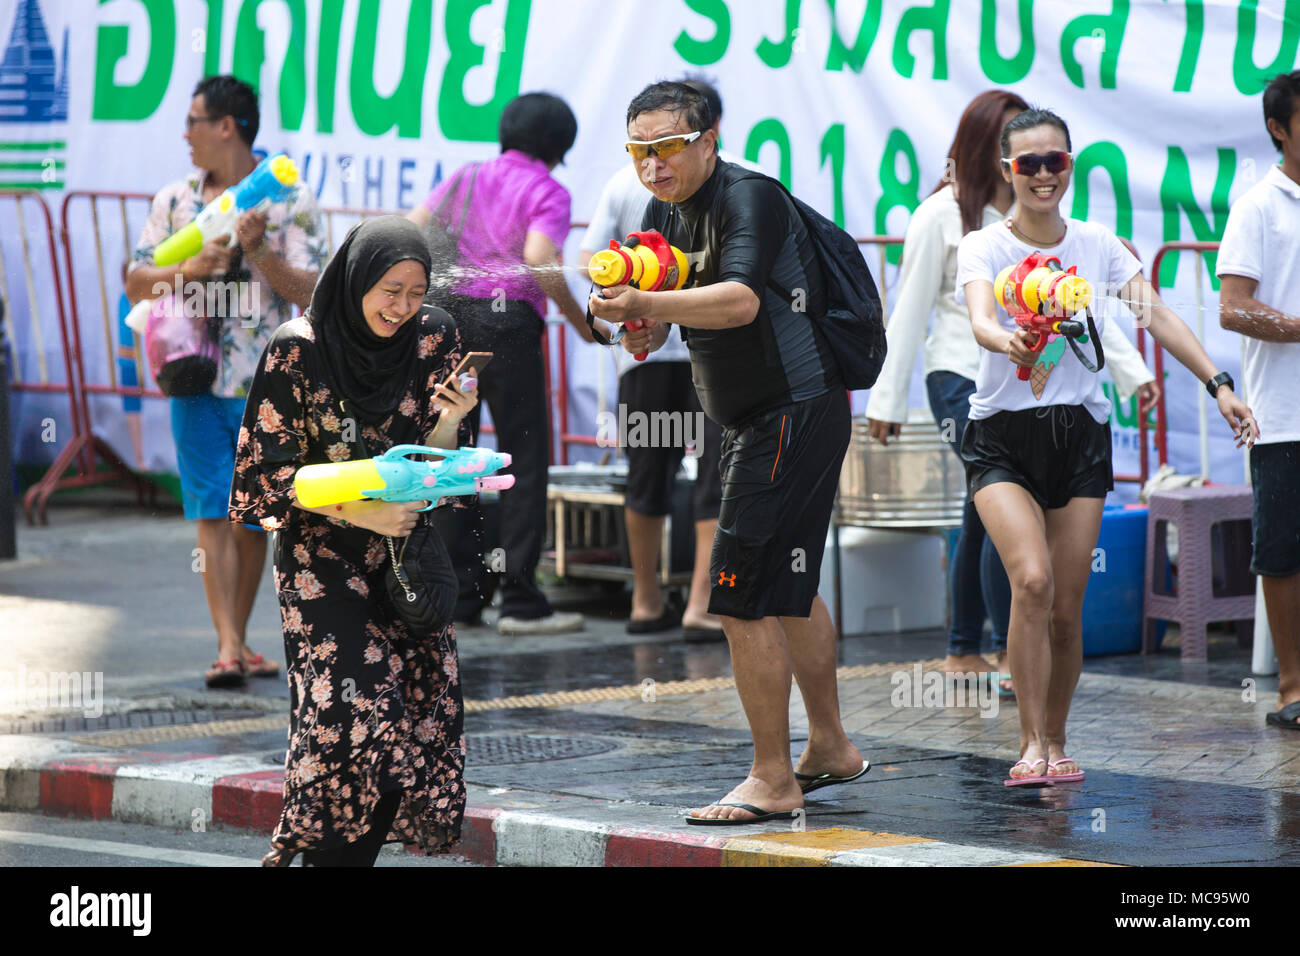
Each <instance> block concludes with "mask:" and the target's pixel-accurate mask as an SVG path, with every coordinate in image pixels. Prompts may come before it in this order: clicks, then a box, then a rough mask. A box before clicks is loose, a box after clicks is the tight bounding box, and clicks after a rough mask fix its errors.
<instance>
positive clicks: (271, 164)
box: [153, 153, 298, 266]
mask: <svg viewBox="0 0 1300 956" xmlns="http://www.w3.org/2000/svg"><path fill="white" fill-rule="evenodd" d="M297 183H298V167H297V166H296V165H294V162H293V160H292V159H290V158H289V157H288V156H286V155H285V154H284V153H278V154H276V155H275V156H268V157H267V158H266V159H264V160H262V161H261V162H260V163H258V164H257V168H256V169H254V170H253V171H252V172H251V173H249V174H248V175H247V176H245V177H244V178H243V179H242V180H241V181H240V182H239V184H238V185H236V186H235V187H234V188H232V189H227V190H226V191H225V192H224V193H222V194H221V195H220V196H218V197H217V198H216V199H214V200H212V202H210V203H208V204H207V205H206V206H204V207H203V211H202V212H200V213H199V214H198V216H196V217H195V219H194V221H193V222H191V223H190V224H189V225H188V226H184V227H183V228H181V229H179V230H177V231H176V232H174V233H172V234H171V235H170V236H168V237H167V238H166V239H164V240H163V241H162V242H160V243H158V247H157V248H156V249H155V250H154V253H153V261H154V262H155V263H156V264H158V265H160V266H170V265H172V264H174V263H177V262H181V261H182V260H185V259H188V258H190V257H191V256H196V255H198V254H199V251H200V250H201V249H202V248H203V246H204V244H205V243H209V242H212V241H213V240H214V239H220V238H222V237H229V238H228V239H227V240H226V241H227V243H229V242H230V240H233V239H234V237H235V224H236V223H237V222H238V221H239V217H240V215H241V214H242V213H246V212H248V211H250V210H253V209H259V210H260V209H265V208H266V207H267V206H269V205H271V203H276V202H284V201H285V200H286V199H288V198H289V193H290V192H291V191H292V190H293V187H294V186H295V185H297Z"/></svg>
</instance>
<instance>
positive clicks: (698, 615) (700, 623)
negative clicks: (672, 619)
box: [682, 603, 722, 633]
mask: <svg viewBox="0 0 1300 956" xmlns="http://www.w3.org/2000/svg"><path fill="white" fill-rule="evenodd" d="M682 627H684V628H685V627H696V628H700V629H701V630H705V629H707V630H711V631H718V632H719V633H721V632H722V618H720V617H718V615H716V614H710V613H709V612H708V604H707V603H706V604H705V605H704V607H703V608H697V607H695V606H694V605H690V604H688V605H687V606H686V611H685V612H684V613H683V614H682Z"/></svg>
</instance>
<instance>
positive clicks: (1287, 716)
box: [1264, 700, 1300, 730]
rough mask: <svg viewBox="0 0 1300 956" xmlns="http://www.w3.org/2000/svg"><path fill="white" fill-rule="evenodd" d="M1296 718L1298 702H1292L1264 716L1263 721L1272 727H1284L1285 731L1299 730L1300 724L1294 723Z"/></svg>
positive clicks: (1299, 701) (1299, 706)
mask: <svg viewBox="0 0 1300 956" xmlns="http://www.w3.org/2000/svg"><path fill="white" fill-rule="evenodd" d="M1297 717H1300V700H1293V701H1292V702H1291V703H1289V704H1287V705H1286V706H1285V707H1283V708H1282V709H1281V710H1275V711H1272V712H1271V713H1268V714H1265V715H1264V719H1265V720H1266V721H1268V722H1269V723H1270V724H1272V725H1273V726H1274V727H1285V728H1286V729H1287V730H1300V724H1297V723H1296V718H1297Z"/></svg>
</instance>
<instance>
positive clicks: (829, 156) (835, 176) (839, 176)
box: [818, 123, 844, 229]
mask: <svg viewBox="0 0 1300 956" xmlns="http://www.w3.org/2000/svg"><path fill="white" fill-rule="evenodd" d="M820 149H821V162H820V163H819V164H818V168H819V169H825V168H826V163H827V161H829V162H830V164H831V218H832V219H833V220H835V225H837V226H839V227H840V228H841V229H843V228H844V124H843V123H836V124H834V125H833V126H831V128H830V129H828V130H827V131H826V135H825V136H823V137H822V142H821V147H820Z"/></svg>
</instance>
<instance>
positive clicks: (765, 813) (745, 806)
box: [686, 803, 803, 827]
mask: <svg viewBox="0 0 1300 956" xmlns="http://www.w3.org/2000/svg"><path fill="white" fill-rule="evenodd" d="M709 806H711V807H740V809H742V810H748V811H749V812H750V813H752V814H754V816H753V817H751V818H750V819H748V820H731V819H728V818H727V817H718V818H715V819H712V820H706V819H705V818H703V817H693V816H691V815H690V814H687V815H686V822H687V823H690V824H694V825H695V826H697V827H740V826H746V825H747V824H750V823H763V822H764V821H765V820H797V819H798V818H799V815H800V814H802V813H803V811H802V810H763V809H760V808H759V807H756V806H753V805H752V804H749V803H711V804H709Z"/></svg>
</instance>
